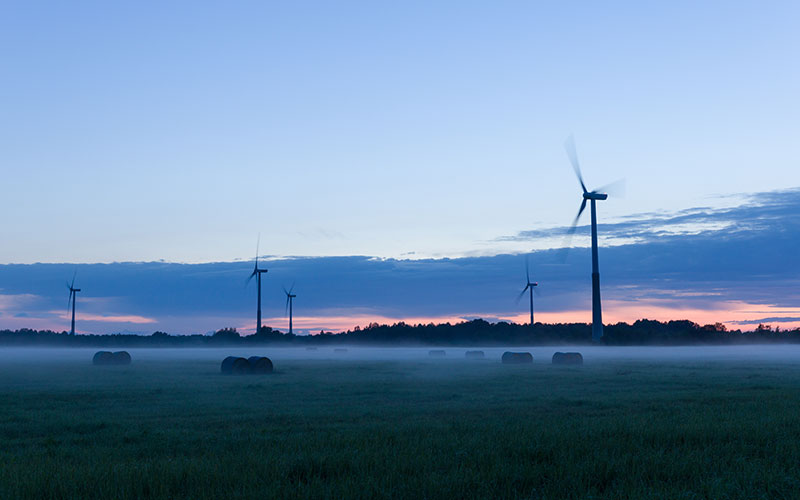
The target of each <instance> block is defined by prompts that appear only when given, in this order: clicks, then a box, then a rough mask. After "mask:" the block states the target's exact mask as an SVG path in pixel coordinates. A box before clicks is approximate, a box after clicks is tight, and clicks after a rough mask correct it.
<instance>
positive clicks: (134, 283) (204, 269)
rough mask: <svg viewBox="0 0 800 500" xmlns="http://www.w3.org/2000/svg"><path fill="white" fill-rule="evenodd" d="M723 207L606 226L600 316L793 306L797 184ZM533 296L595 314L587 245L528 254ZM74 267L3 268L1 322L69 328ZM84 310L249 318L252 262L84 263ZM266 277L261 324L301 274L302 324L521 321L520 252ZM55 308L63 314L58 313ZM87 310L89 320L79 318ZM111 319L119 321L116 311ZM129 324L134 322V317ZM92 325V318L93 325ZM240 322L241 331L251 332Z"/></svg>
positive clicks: (146, 317) (784, 312) (364, 263)
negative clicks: (612, 241) (68, 289)
mask: <svg viewBox="0 0 800 500" xmlns="http://www.w3.org/2000/svg"><path fill="white" fill-rule="evenodd" d="M740 200H741V203H740V204H738V205H735V206H726V207H723V208H719V209H713V208H709V207H698V208H691V209H686V210H683V211H680V212H676V213H660V214H639V215H637V216H631V217H628V218H624V219H621V220H619V221H617V222H613V223H610V224H604V225H602V232H603V233H607V234H609V235H610V237H611V238H617V239H618V240H628V241H635V242H636V243H628V244H621V245H611V246H609V245H604V246H603V247H602V248H601V251H600V270H601V283H602V291H603V300H604V306H605V307H604V317H605V318H606V320H607V321H609V322H613V321H623V320H625V321H629V320H635V319H639V318H642V317H653V318H654V319H674V318H688V319H693V320H696V321H698V322H705V321H708V322H716V321H721V322H725V323H726V324H730V325H734V324H740V325H750V324H757V323H756V322H762V321H760V320H763V319H765V318H766V319H769V318H777V317H780V318H783V319H785V320H786V321H784V322H783V323H784V324H790V323H791V322H790V321H789V319H790V318H793V317H796V316H800V259H797V258H796V257H795V254H796V252H797V248H800V190H798V189H792V190H785V191H778V192H771V193H760V194H755V195H749V196H746V197H742V198H740ZM564 229H565V228H551V229H544V230H538V229H537V230H535V231H522V232H520V233H518V234H517V235H515V236H513V237H516V238H533V237H537V236H539V235H542V236H548V235H550V236H552V235H557V234H563V230H564ZM530 262H531V265H532V273H533V277H534V279H536V280H537V281H538V282H539V283H540V286H539V289H540V292H541V295H540V296H539V297H537V298H536V299H535V302H536V308H537V311H538V312H537V319H538V320H541V321H584V322H586V321H589V313H588V311H589V310H590V309H591V294H590V293H589V290H590V255H589V250H588V249H586V248H577V249H574V250H573V251H571V252H570V253H569V255H568V258H567V259H566V260H564V259H563V253H562V252H561V251H560V250H557V249H552V250H542V251H536V252H533V253H532V255H531V256H530ZM75 267H76V266H75V265H71V264H33V265H5V266H0V283H3V286H4V290H3V295H0V313H2V316H0V327H4V326H5V327H8V326H9V325H11V324H15V325H19V324H21V323H20V322H21V321H23V320H24V319H26V318H22V317H20V318H16V320H14V319H13V316H14V315H16V314H21V313H22V314H28V315H29V318H27V319H28V320H29V321H31V324H32V319H33V318H41V319H43V320H44V319H47V318H49V320H50V321H51V322H52V321H55V322H58V324H63V317H64V314H65V313H66V301H67V295H66V294H65V293H64V287H63V280H64V279H66V277H71V276H72V273H73V271H74V270H75ZM77 267H78V280H79V282H80V286H81V287H82V289H83V290H84V291H83V292H81V296H80V298H79V302H78V305H79V308H78V312H79V318H85V321H86V324H85V325H86V328H93V329H96V331H115V330H116V329H118V328H120V325H121V324H122V323H123V322H126V321H127V322H128V323H131V324H140V325H143V326H148V327H152V328H153V329H162V330H167V331H171V332H175V333H195V332H207V331H209V330H213V329H216V328H220V327H224V326H240V325H241V326H242V328H243V330H249V329H251V328H252V327H253V324H254V323H255V305H256V304H255V300H256V296H255V283H253V282H251V283H250V284H249V285H247V286H245V280H246V278H247V276H248V275H249V274H250V272H251V271H252V262H247V261H239V262H217V263H209V264H192V265H189V264H172V263H165V262H151V263H116V264H91V265H79V266H77ZM268 267H269V269H270V271H269V274H267V275H266V276H265V278H264V285H263V292H264V293H263V304H264V317H265V318H268V320H267V321H266V323H267V324H270V325H271V326H274V327H278V328H281V329H285V328H286V319H285V317H284V306H285V297H284V295H283V291H282V288H281V287H282V286H283V285H285V286H289V285H290V284H291V283H292V282H296V287H295V291H296V292H297V295H298V296H297V299H295V302H294V306H295V314H296V318H297V321H296V322H295V324H296V325H297V328H298V329H300V330H307V331H319V329H323V328H324V329H325V330H338V329H347V328H351V327H353V326H355V325H359V324H360V325H364V324H367V323H369V322H373V321H378V322H396V321H400V320H403V321H406V322H428V321H455V320H457V319H458V318H471V317H475V316H483V317H490V318H497V319H500V318H507V319H513V320H515V321H527V316H528V312H527V305H526V304H525V303H521V304H518V303H516V302H515V300H514V299H515V297H516V295H517V294H518V293H519V291H520V290H521V289H522V287H523V286H524V273H525V258H524V257H523V256H521V255H507V254H506V255H489V256H474V257H464V258H453V259H446V258H445V259H415V260H405V259H383V258H376V257H371V256H344V257H293V258H280V259H272V260H270V261H269V263H268ZM54 311H58V313H54ZM80 315H86V316H80ZM117 320H119V321H120V323H117V322H116V321H117ZM128 320H130V321H128ZM89 324H91V326H89ZM245 327H247V328H245Z"/></svg>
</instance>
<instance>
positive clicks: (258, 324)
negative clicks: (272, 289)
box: [247, 236, 267, 333]
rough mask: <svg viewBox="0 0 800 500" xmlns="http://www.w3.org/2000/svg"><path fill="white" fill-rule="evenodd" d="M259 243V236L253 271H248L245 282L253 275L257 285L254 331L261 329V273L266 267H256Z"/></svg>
mask: <svg viewBox="0 0 800 500" xmlns="http://www.w3.org/2000/svg"><path fill="white" fill-rule="evenodd" d="M260 243H261V236H259V237H258V241H257V242H256V264H255V267H254V268H253V272H252V273H250V277H249V278H247V282H248V283H250V280H252V279H253V276H255V277H256V282H257V283H256V285H257V286H258V309H257V311H256V333H258V332H260V331H261V275H262V274H264V273H266V272H267V270H266V269H259V267H258V246H259V244H260Z"/></svg>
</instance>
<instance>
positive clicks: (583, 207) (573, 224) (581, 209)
mask: <svg viewBox="0 0 800 500" xmlns="http://www.w3.org/2000/svg"><path fill="white" fill-rule="evenodd" d="M584 210H586V198H584V199H583V201H582V202H581V208H579V209H578V215H576V216H575V220H573V221H572V226H570V228H569V231H568V234H570V235H572V234H573V233H575V229H576V228H577V227H578V220H579V219H580V218H581V214H582V213H583V211H584Z"/></svg>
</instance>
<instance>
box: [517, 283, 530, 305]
mask: <svg viewBox="0 0 800 500" xmlns="http://www.w3.org/2000/svg"><path fill="white" fill-rule="evenodd" d="M527 291H528V286H527V285H525V288H523V289H522V291H521V292H519V295H517V304H519V301H520V300H522V297H523V296H524V295H525V292H527Z"/></svg>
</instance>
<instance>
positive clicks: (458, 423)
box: [0, 347, 800, 499]
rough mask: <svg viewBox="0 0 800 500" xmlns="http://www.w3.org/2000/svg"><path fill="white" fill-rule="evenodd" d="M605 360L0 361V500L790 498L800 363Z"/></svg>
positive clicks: (154, 356)
mask: <svg viewBox="0 0 800 500" xmlns="http://www.w3.org/2000/svg"><path fill="white" fill-rule="evenodd" d="M600 349H601V348H596V349H594V350H591V349H580V350H582V351H583V352H584V354H585V356H586V364H585V365H584V366H582V367H558V366H553V365H551V364H550V362H549V361H550V360H549V355H551V354H552V352H553V351H554V350H555V349H553V348H537V349H536V350H535V351H534V356H535V360H534V364H532V365H502V364H500V363H499V352H502V351H501V350H500V351H498V350H489V349H487V350H486V352H487V356H488V358H487V359H485V360H465V359H463V357H464V351H465V349H455V348H449V349H447V357H446V358H445V359H436V360H434V359H429V358H428V356H427V350H426V349H419V350H412V349H406V350H398V351H397V352H402V355H398V356H393V355H392V352H393V351H392V350H389V349H384V350H376V351H374V352H373V351H370V350H367V349H354V348H350V350H349V351H348V352H346V353H341V352H340V353H334V352H333V348H332V347H330V348H328V347H320V348H319V349H318V350H317V351H305V350H288V349H287V350H276V349H272V350H271V349H257V350H253V351H252V352H253V353H255V352H258V353H260V354H266V355H268V356H270V357H271V358H272V359H273V361H275V367H276V373H274V374H272V375H267V376H223V375H220V374H219V361H220V360H221V359H222V358H223V357H224V356H225V355H227V354H230V353H232V354H238V353H240V352H241V351H242V350H241V349H230V350H224V349H221V350H217V351H212V350H208V349H207V350H183V351H180V350H169V351H167V350H164V351H161V352H158V351H156V350H141V351H138V350H131V351H130V352H131V354H132V355H133V364H131V365H129V366H125V367H119V366H109V367H95V366H92V365H91V364H90V360H91V354H92V352H93V351H88V350H78V349H73V350H65V351H57V350H47V351H44V350H40V351H37V350H22V349H19V350H16V351H11V350H8V349H6V350H4V351H3V352H2V353H0V419H1V420H0V498H59V499H62V498H63V499H69V498H114V499H126V498H193V499H219V498H256V497H260V498H431V499H434V498H448V499H451V498H541V499H561V498H609V499H626V498H627V499H647V498H663V499H675V498H686V499H694V498H713V499H723V498H748V499H753V498H765V499H766V498H770V499H774V498H797V496H798V492H800V472H798V468H797V464H798V463H800V351H798V349H797V348H795V347H790V348H786V349H784V348H782V347H773V348H771V349H773V351H770V352H767V353H766V354H764V353H763V352H762V353H760V354H759V352H757V351H758V349H760V348H758V347H749V348H745V347H742V348H733V349H729V350H726V351H723V354H720V352H721V351H719V350H717V351H709V352H706V353H705V354H707V355H705V354H704V353H703V351H700V350H694V351H692V350H684V351H680V352H682V353H683V354H680V353H678V354H675V352H676V351H674V350H673V351H670V350H658V349H656V350H652V349H651V350H649V351H641V352H637V351H633V350H628V351H626V352H627V353H628V354H627V355H625V356H614V355H613V351H610V350H606V351H602V350H600ZM787 350H789V351H787ZM787 352H790V353H789V354H786V353H787ZM726 353H727V354H726ZM731 353H732V354H731ZM770 353H772V354H775V356H772V354H770ZM792 353H794V354H792ZM373 354H374V355H373Z"/></svg>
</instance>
